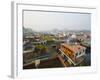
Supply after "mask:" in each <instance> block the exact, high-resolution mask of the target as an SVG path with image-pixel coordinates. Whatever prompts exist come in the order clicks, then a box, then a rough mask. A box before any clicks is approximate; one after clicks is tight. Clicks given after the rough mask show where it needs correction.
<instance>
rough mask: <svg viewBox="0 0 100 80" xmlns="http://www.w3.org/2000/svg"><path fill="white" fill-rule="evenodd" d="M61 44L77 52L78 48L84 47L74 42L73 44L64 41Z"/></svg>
mask: <svg viewBox="0 0 100 80" xmlns="http://www.w3.org/2000/svg"><path fill="white" fill-rule="evenodd" d="M61 45H63V46H65V47H67V48H68V49H70V50H71V51H73V52H78V51H79V50H81V49H83V48H85V47H83V46H81V45H78V44H74V45H73V44H65V43H62V44H61Z"/></svg>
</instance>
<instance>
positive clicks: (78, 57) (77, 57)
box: [59, 43, 86, 65]
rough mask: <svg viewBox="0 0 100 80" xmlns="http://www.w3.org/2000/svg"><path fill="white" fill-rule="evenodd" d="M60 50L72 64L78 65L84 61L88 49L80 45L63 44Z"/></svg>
mask: <svg viewBox="0 0 100 80" xmlns="http://www.w3.org/2000/svg"><path fill="white" fill-rule="evenodd" d="M59 50H60V52H61V54H62V55H63V56H64V57H66V58H67V59H68V61H69V62H70V63H71V64H74V65H78V64H79V63H81V62H82V61H83V60H84V55H85V50H86V48H85V47H83V46H81V45H78V44H66V43H62V44H61V46H60V49H59Z"/></svg>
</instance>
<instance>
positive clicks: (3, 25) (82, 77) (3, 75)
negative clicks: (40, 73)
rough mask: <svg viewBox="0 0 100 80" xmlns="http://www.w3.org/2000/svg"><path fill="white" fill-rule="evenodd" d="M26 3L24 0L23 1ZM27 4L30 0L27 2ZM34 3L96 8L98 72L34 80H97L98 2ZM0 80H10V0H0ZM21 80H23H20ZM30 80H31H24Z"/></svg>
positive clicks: (38, 0)
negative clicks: (67, 4)
mask: <svg viewBox="0 0 100 80" xmlns="http://www.w3.org/2000/svg"><path fill="white" fill-rule="evenodd" d="M24 1H26V0H24ZM28 1H29V2H30V1H32V0H28ZM33 2H34V3H52V4H66V3H69V4H70V3H72V4H76V5H77V4H78V5H86V6H91V5H92V6H96V7H97V21H98V23H97V26H96V33H95V34H96V37H95V39H94V41H95V42H96V45H97V47H96V53H95V54H97V56H98V59H97V60H98V62H97V63H98V71H97V73H90V74H75V75H66V76H63V75H61V76H55V77H45V78H42V79H41V78H38V79H34V80H67V79H69V80H99V78H100V77H99V75H100V68H99V67H100V63H99V61H100V58H99V57H100V51H99V44H100V36H99V34H100V31H99V30H100V23H99V20H100V15H98V14H100V5H99V3H100V2H99V0H33ZM0 54H1V55H0V80H11V78H10V70H11V69H10V67H11V66H10V65H11V0H0ZM20 80H23V79H20ZM25 80H32V79H25Z"/></svg>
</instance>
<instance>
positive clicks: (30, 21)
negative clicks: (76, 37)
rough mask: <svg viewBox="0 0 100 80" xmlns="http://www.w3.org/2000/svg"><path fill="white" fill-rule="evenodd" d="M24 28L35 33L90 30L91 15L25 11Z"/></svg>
mask: <svg viewBox="0 0 100 80" xmlns="http://www.w3.org/2000/svg"><path fill="white" fill-rule="evenodd" d="M23 25H24V27H26V28H32V29H33V30H34V31H47V30H52V29H59V30H61V29H68V30H83V29H84V30H90V28H91V14H86V13H58V12H40V11H24V24H23Z"/></svg>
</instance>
